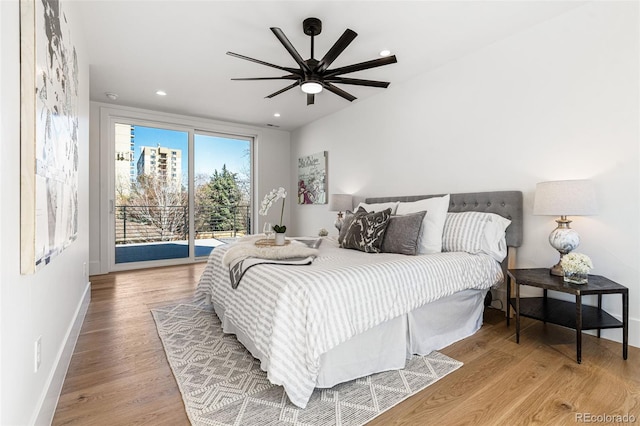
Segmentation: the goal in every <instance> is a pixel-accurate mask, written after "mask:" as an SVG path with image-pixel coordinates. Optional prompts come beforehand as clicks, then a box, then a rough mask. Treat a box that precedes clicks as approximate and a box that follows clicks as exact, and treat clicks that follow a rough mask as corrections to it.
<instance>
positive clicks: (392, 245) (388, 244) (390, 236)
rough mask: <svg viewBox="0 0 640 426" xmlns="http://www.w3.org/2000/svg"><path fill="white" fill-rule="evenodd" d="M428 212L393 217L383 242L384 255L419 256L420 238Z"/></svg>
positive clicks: (390, 219)
mask: <svg viewBox="0 0 640 426" xmlns="http://www.w3.org/2000/svg"><path fill="white" fill-rule="evenodd" d="M425 214H427V212H426V211H422V212H418V213H411V214H407V215H404V216H391V217H390V218H389V224H388V225H387V230H386V231H385V233H384V240H382V247H380V251H381V252H382V253H400V254H408V255H412V256H413V255H416V254H418V248H419V246H418V238H419V237H420V228H421V227H422V221H423V220H424V216H425Z"/></svg>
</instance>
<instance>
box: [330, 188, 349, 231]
mask: <svg viewBox="0 0 640 426" xmlns="http://www.w3.org/2000/svg"><path fill="white" fill-rule="evenodd" d="M352 208H353V196H351V195H349V194H331V195H330V196H329V211H332V212H338V217H337V218H336V221H335V222H333V224H334V225H335V227H336V228H338V231H340V228H342V222H343V220H344V218H343V215H342V211H343V210H344V211H346V210H351V209H352Z"/></svg>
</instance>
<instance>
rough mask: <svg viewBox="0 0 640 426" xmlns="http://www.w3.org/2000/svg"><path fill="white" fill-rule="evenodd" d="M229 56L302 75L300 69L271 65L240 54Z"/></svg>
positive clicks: (230, 54) (229, 53)
mask: <svg viewBox="0 0 640 426" xmlns="http://www.w3.org/2000/svg"><path fill="white" fill-rule="evenodd" d="M227 55H229V56H233V57H234V58H240V59H244V60H247V61H251V62H255V63H256V64H260V65H266V66H268V67H271V68H277V69H279V70H283V71H287V72H290V73H292V74H296V73H297V74H301V73H300V70H299V69H296V68H288V67H281V66H280V65H274V64H270V63H269V62H264V61H261V60H260V59H253V58H250V57H248V56H244V55H240V54H238V53H233V52H227Z"/></svg>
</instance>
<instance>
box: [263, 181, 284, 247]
mask: <svg viewBox="0 0 640 426" xmlns="http://www.w3.org/2000/svg"><path fill="white" fill-rule="evenodd" d="M286 198H287V191H285V190H284V188H283V187H280V188H277V189H273V190H272V191H271V192H269V193H268V194H267V195H265V196H264V199H263V200H262V204H260V210H259V211H258V214H259V215H260V216H266V215H267V213H268V212H269V209H270V208H271V206H272V205H273V204H274V203H275V202H276V201H278V200H279V199H282V209H281V210H280V223H279V224H278V225H273V230H274V231H275V232H276V245H283V244H284V233H285V232H286V231H287V227H286V226H285V225H283V224H282V217H283V215H284V202H285V199H286Z"/></svg>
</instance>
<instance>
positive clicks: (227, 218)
mask: <svg viewBox="0 0 640 426" xmlns="http://www.w3.org/2000/svg"><path fill="white" fill-rule="evenodd" d="M194 222H195V237H194V238H196V239H203V238H235V237H238V236H242V235H246V234H248V233H249V230H250V229H251V218H250V209H249V206H247V205H214V206H206V207H204V206H200V207H196V209H195V215H194ZM188 237H189V208H188V206H123V205H120V206H116V244H132V243H144V242H158V241H184V240H187V239H188Z"/></svg>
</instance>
